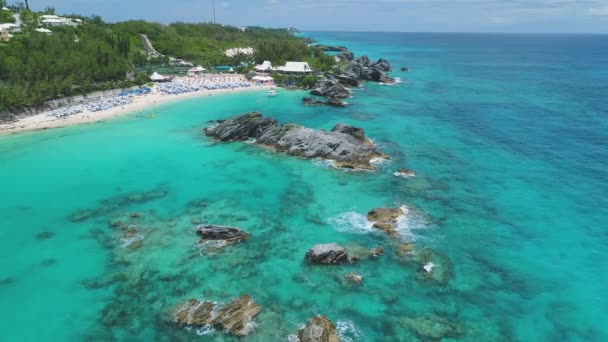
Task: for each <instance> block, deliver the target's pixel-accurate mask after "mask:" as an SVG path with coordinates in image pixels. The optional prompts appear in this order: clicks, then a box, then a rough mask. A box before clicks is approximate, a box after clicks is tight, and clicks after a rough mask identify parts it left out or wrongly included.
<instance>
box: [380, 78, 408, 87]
mask: <svg viewBox="0 0 608 342" xmlns="http://www.w3.org/2000/svg"><path fill="white" fill-rule="evenodd" d="M400 83H403V81H402V80H401V78H400V77H395V83H382V82H378V84H379V85H383V86H396V85H397V84H400Z"/></svg>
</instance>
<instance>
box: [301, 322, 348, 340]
mask: <svg viewBox="0 0 608 342" xmlns="http://www.w3.org/2000/svg"><path fill="white" fill-rule="evenodd" d="M298 341H299V342H339V341H340V336H339V335H338V333H337V331H336V326H335V325H334V324H333V323H332V322H331V321H330V320H329V319H327V317H325V316H315V317H312V318H311V319H309V320H308V322H306V325H305V326H304V327H303V328H301V329H300V330H299V331H298Z"/></svg>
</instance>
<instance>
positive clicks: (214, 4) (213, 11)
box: [213, 0, 215, 24]
mask: <svg viewBox="0 0 608 342" xmlns="http://www.w3.org/2000/svg"><path fill="white" fill-rule="evenodd" d="M213 23H214V24H215V0H213Z"/></svg>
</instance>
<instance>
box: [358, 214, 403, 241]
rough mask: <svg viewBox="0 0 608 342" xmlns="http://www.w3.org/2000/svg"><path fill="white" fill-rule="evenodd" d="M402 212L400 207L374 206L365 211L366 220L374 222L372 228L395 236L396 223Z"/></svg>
mask: <svg viewBox="0 0 608 342" xmlns="http://www.w3.org/2000/svg"><path fill="white" fill-rule="evenodd" d="M403 214H404V212H403V210H402V209H401V208H376V209H372V210H371V211H370V212H369V213H367V220H368V221H370V222H373V223H374V225H373V227H374V228H376V229H379V230H381V231H383V232H385V233H387V234H388V235H390V236H395V235H397V223H398V221H399V218H400V217H401V216H402V215H403Z"/></svg>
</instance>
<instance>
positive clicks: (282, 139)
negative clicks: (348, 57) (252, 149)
mask: <svg viewBox="0 0 608 342" xmlns="http://www.w3.org/2000/svg"><path fill="white" fill-rule="evenodd" d="M204 133H205V134H206V135H208V136H210V137H213V138H215V139H217V140H219V141H243V140H248V139H255V144H256V145H259V146H263V147H268V148H270V149H272V150H274V151H276V152H280V153H285V154H288V155H292V156H298V157H303V158H306V159H314V158H322V159H326V160H331V161H333V162H334V166H335V167H336V168H346V169H362V170H375V166H374V165H373V164H372V163H370V161H371V160H373V159H378V158H382V159H388V156H387V155H385V154H384V153H382V152H380V151H379V150H378V148H377V147H376V146H375V145H374V143H373V142H372V141H370V140H369V139H367V138H366V137H365V131H364V130H363V129H361V128H358V127H352V126H349V125H344V124H337V125H335V126H334V127H333V129H332V130H331V131H329V132H328V131H322V130H314V129H310V128H306V127H303V126H299V125H294V124H286V125H280V124H279V123H278V122H277V121H276V120H275V119H273V118H270V117H264V116H262V114H261V113H258V112H252V113H247V114H243V115H239V116H237V117H235V118H233V119H229V120H223V121H218V122H217V124H215V125H213V126H211V127H208V128H205V129H204Z"/></svg>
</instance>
